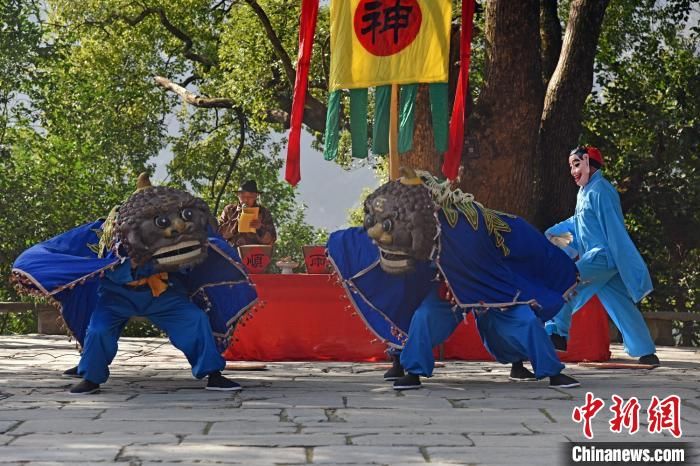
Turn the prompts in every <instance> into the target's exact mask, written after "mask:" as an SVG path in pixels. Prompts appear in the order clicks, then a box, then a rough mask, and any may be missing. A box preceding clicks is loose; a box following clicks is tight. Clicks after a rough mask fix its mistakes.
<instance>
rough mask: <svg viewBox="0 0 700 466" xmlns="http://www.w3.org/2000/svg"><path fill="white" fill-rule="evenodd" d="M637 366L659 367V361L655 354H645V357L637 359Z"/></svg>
mask: <svg viewBox="0 0 700 466" xmlns="http://www.w3.org/2000/svg"><path fill="white" fill-rule="evenodd" d="M639 364H648V365H650V366H654V367H659V366H660V365H661V361H659V358H658V357H657V356H656V354H647V355H646V356H642V357H641V358H639Z"/></svg>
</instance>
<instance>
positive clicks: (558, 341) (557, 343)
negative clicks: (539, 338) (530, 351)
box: [549, 333, 566, 351]
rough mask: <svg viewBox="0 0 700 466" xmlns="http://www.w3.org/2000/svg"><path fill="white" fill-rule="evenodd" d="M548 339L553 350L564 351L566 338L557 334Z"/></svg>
mask: <svg viewBox="0 0 700 466" xmlns="http://www.w3.org/2000/svg"><path fill="white" fill-rule="evenodd" d="M549 339H550V340H552V344H553V345H554V349H555V350H557V351H566V338H564V337H563V336H561V335H559V334H557V333H553V334H551V335H550V336H549Z"/></svg>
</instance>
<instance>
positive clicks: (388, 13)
mask: <svg viewBox="0 0 700 466" xmlns="http://www.w3.org/2000/svg"><path fill="white" fill-rule="evenodd" d="M451 12H452V5H451V1H450V0H332V1H331V71H330V85H329V87H330V90H331V91H334V90H337V89H353V88H364V87H370V86H380V85H383V84H410V83H432V82H446V81H447V74H448V58H449V53H450V15H451Z"/></svg>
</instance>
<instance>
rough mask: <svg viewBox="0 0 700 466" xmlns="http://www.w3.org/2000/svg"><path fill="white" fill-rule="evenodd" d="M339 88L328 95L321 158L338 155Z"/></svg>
mask: <svg viewBox="0 0 700 466" xmlns="http://www.w3.org/2000/svg"><path fill="white" fill-rule="evenodd" d="M341 92H342V91H340V90H337V91H333V92H331V93H330V95H329V96H328V111H327V113H326V134H325V136H324V144H323V145H324V147H323V158H324V159H326V160H334V159H335V158H336V157H337V156H338V141H339V140H340V96H341Z"/></svg>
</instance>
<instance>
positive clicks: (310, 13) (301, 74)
mask: <svg viewBox="0 0 700 466" xmlns="http://www.w3.org/2000/svg"><path fill="white" fill-rule="evenodd" d="M317 16H318V0H302V4H301V18H300V24H299V56H298V58H297V74H296V79H295V82H294V97H293V99H292V113H291V115H290V129H289V143H288V145H287V166H286V168H285V173H284V179H285V180H287V182H288V183H289V184H291V185H292V186H296V185H297V183H298V182H299V181H300V180H301V167H300V163H301V162H300V158H301V157H300V153H301V149H300V144H301V141H300V138H301V123H302V121H303V120H304V102H305V101H306V86H307V83H308V80H309V65H310V64H311V49H312V47H313V45H314V32H315V31H316V18H317Z"/></svg>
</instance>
